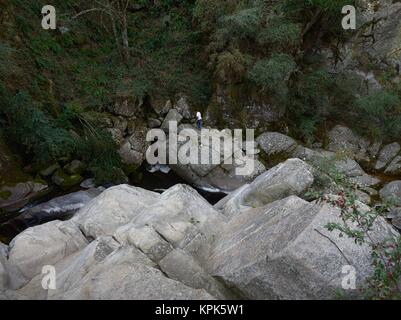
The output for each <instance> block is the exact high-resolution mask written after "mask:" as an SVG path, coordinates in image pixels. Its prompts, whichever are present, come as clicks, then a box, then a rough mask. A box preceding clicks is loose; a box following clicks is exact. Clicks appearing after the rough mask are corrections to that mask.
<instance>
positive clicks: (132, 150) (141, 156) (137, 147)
mask: <svg viewBox="0 0 401 320" xmlns="http://www.w3.org/2000/svg"><path fill="white" fill-rule="evenodd" d="M146 134H147V128H146V127H145V126H144V125H141V124H136V125H135V130H134V131H133V133H132V134H131V135H130V136H129V137H128V138H127V139H125V141H124V142H123V143H122V145H121V147H120V149H119V151H118V153H119V154H120V156H121V159H122V160H123V162H124V163H125V164H127V165H133V166H136V167H139V166H140V165H141V164H142V162H143V161H144V160H145V153H146V148H147V145H148V144H147V142H146Z"/></svg>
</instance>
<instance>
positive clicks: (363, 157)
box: [327, 125, 371, 162]
mask: <svg viewBox="0 0 401 320" xmlns="http://www.w3.org/2000/svg"><path fill="white" fill-rule="evenodd" d="M327 137H328V145H327V150H328V151H332V152H341V153H345V154H346V155H347V156H349V157H352V158H355V159H356V160H358V161H359V160H360V161H365V162H369V161H370V159H369V156H368V153H367V152H368V148H369V146H370V145H371V143H370V141H368V140H367V139H365V138H362V137H360V136H359V135H357V134H356V133H354V132H353V131H352V130H351V129H350V128H347V127H345V126H341V125H337V126H335V127H334V128H333V129H332V130H330V131H329V132H328V134H327Z"/></svg>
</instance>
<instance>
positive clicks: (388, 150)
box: [375, 142, 401, 170]
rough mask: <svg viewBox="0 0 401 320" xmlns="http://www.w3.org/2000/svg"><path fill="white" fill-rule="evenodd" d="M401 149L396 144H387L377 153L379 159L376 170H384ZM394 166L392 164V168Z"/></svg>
mask: <svg viewBox="0 0 401 320" xmlns="http://www.w3.org/2000/svg"><path fill="white" fill-rule="evenodd" d="M400 150H401V147H400V145H399V143H398V142H394V143H392V144H388V145H386V146H385V147H383V149H382V150H381V151H380V153H379V157H378V159H377V162H376V166H375V169H376V170H384V169H385V168H386V166H387V165H388V164H390V162H391V161H392V160H393V159H394V158H395V157H396V156H397V154H399V152H400ZM394 165H395V164H393V163H392V166H394Z"/></svg>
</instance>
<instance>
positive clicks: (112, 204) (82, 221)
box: [72, 185, 160, 239]
mask: <svg viewBox="0 0 401 320" xmlns="http://www.w3.org/2000/svg"><path fill="white" fill-rule="evenodd" d="M159 197H160V196H159V194H158V193H155V192H151V191H147V190H144V189H141V188H136V187H132V186H128V185H119V186H116V187H112V188H109V189H107V190H105V191H104V192H103V193H102V194H100V195H99V196H98V197H97V198H96V199H95V200H94V201H92V202H90V203H89V204H88V205H87V206H85V207H84V208H83V209H81V210H80V211H79V212H78V213H76V214H75V215H74V217H73V218H72V221H73V222H75V223H77V224H78V225H79V226H80V229H81V230H82V232H83V233H84V234H85V236H86V237H88V238H92V239H96V238H97V237H99V236H104V235H109V236H112V235H113V233H114V232H115V231H116V230H117V229H118V228H119V227H120V226H122V225H124V224H127V223H128V222H130V221H131V220H132V219H133V218H134V217H135V216H136V215H137V214H139V213H140V212H141V211H142V210H143V209H144V208H146V207H148V206H150V205H152V204H154V203H155V202H156V201H157V200H158V199H159Z"/></svg>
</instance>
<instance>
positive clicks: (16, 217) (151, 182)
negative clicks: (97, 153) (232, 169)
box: [0, 166, 227, 243]
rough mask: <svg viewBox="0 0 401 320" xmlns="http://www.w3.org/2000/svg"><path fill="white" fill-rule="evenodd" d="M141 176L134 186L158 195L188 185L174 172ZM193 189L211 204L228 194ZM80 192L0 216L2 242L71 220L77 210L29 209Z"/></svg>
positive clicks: (52, 195) (143, 170)
mask: <svg viewBox="0 0 401 320" xmlns="http://www.w3.org/2000/svg"><path fill="white" fill-rule="evenodd" d="M140 174H141V175H142V178H141V179H140V181H139V182H137V183H133V184H132V185H135V186H137V187H141V188H143V189H147V190H151V191H155V192H158V193H162V192H163V191H165V190H167V189H169V188H170V187H172V186H174V185H176V184H181V183H182V184H188V183H187V182H185V181H184V180H183V179H182V178H180V177H179V176H178V175H176V174H175V173H174V172H173V171H172V170H170V171H168V172H162V171H156V172H150V171H149V170H148V169H147V168H146V166H142V167H141V169H140ZM193 187H194V188H195V189H196V190H197V191H198V192H199V194H200V195H202V196H203V197H204V198H205V199H206V200H207V201H208V202H209V203H211V204H215V203H217V202H218V201H219V200H221V199H222V198H224V197H225V196H226V195H227V194H226V193H224V192H219V191H217V190H216V191H215V192H212V191H211V190H204V189H200V188H197V187H196V186H193ZM79 190H82V188H80V187H77V188H75V189H72V190H68V192H62V191H60V190H57V189H54V191H53V192H51V193H49V194H47V195H46V196H45V197H43V198H41V199H39V200H36V201H34V202H31V203H29V204H28V205H27V206H25V207H24V208H23V209H22V210H20V211H19V212H10V213H6V214H2V215H0V241H1V242H4V243H9V242H10V241H11V240H12V239H13V238H14V237H15V236H17V235H18V234H19V233H21V232H22V231H24V230H25V229H27V228H29V227H33V226H36V225H40V224H43V223H46V222H49V221H52V220H65V219H69V218H71V216H72V215H73V214H74V213H75V212H76V210H71V211H64V212H58V213H55V214H52V215H49V213H48V212H40V211H39V212H35V213H34V214H30V212H29V211H30V210H29V209H30V208H34V207H35V206H38V205H40V204H43V203H46V202H48V201H50V200H52V199H54V198H56V197H60V196H63V195H68V194H71V193H73V192H77V191H79Z"/></svg>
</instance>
